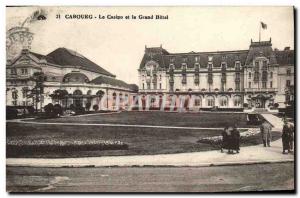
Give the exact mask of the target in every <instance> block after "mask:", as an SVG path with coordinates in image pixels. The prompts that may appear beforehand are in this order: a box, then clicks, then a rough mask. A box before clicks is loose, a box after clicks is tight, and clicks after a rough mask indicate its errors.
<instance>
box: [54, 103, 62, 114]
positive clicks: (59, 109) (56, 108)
mask: <svg viewBox="0 0 300 198" xmlns="http://www.w3.org/2000/svg"><path fill="white" fill-rule="evenodd" d="M53 114H54V115H55V116H60V115H62V114H63V109H62V107H61V105H60V104H56V105H54V107H53Z"/></svg>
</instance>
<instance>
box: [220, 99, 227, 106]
mask: <svg viewBox="0 0 300 198" xmlns="http://www.w3.org/2000/svg"><path fill="white" fill-rule="evenodd" d="M227 105H228V98H227V97H226V96H221V98H220V106H221V107H226V106H227Z"/></svg>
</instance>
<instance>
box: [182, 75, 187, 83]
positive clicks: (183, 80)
mask: <svg viewBox="0 0 300 198" xmlns="http://www.w3.org/2000/svg"><path fill="white" fill-rule="evenodd" d="M182 84H186V74H182Z"/></svg>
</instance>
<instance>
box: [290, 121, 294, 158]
mask: <svg viewBox="0 0 300 198" xmlns="http://www.w3.org/2000/svg"><path fill="white" fill-rule="evenodd" d="M288 126H289V130H288V132H289V147H290V151H289V153H290V152H291V151H292V150H293V148H294V132H295V128H294V124H293V123H288Z"/></svg>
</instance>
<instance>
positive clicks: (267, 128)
mask: <svg viewBox="0 0 300 198" xmlns="http://www.w3.org/2000/svg"><path fill="white" fill-rule="evenodd" d="M271 131H272V127H271V125H270V124H269V123H268V122H267V121H266V120H264V121H263V123H262V125H261V126H260V132H261V137H262V140H263V143H264V147H266V146H268V147H270V146H271V145H270V142H271V138H272V136H271Z"/></svg>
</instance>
